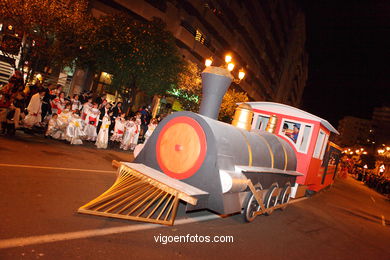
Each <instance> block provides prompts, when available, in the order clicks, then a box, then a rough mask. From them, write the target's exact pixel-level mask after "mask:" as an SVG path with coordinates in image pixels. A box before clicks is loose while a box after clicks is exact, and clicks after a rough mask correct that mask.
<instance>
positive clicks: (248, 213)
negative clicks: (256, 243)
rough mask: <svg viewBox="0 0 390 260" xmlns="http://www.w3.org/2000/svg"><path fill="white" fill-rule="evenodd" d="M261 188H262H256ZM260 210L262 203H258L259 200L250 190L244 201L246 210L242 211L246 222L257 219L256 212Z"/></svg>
mask: <svg viewBox="0 0 390 260" xmlns="http://www.w3.org/2000/svg"><path fill="white" fill-rule="evenodd" d="M256 190H260V188H256ZM259 210H260V205H259V203H257V200H256V198H255V196H254V195H253V193H252V192H248V195H247V196H246V198H245V201H244V212H243V213H242V215H243V217H244V220H245V222H252V221H253V220H255V218H256V215H255V212H256V211H259Z"/></svg>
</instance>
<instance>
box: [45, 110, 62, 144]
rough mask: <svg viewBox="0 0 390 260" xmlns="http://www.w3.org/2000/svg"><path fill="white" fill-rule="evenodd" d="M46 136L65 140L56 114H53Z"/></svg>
mask: <svg viewBox="0 0 390 260" xmlns="http://www.w3.org/2000/svg"><path fill="white" fill-rule="evenodd" d="M45 136H50V137H51V138H53V139H64V138H63V132H62V131H61V129H60V125H59V121H58V115H57V114H56V113H54V114H52V116H51V118H50V120H49V123H48V124H47V130H46V133H45Z"/></svg>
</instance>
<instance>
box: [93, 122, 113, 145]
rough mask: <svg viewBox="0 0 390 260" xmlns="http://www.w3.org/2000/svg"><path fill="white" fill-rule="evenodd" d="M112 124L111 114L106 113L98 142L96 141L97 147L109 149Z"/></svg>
mask: <svg viewBox="0 0 390 260" xmlns="http://www.w3.org/2000/svg"><path fill="white" fill-rule="evenodd" d="M110 124H111V119H110V116H109V115H105V116H104V117H103V121H102V126H101V127H100V130H99V134H98V136H97V139H96V143H95V145H96V146H97V148H102V149H107V144H108V134H109V131H110V130H109V129H110Z"/></svg>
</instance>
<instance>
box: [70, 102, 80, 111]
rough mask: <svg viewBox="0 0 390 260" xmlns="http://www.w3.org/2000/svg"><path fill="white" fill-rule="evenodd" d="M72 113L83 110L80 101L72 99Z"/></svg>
mask: <svg viewBox="0 0 390 260" xmlns="http://www.w3.org/2000/svg"><path fill="white" fill-rule="evenodd" d="M71 102H72V109H71V110H72V111H76V110H81V109H82V108H83V106H82V105H81V102H80V100H76V99H72V101H71Z"/></svg>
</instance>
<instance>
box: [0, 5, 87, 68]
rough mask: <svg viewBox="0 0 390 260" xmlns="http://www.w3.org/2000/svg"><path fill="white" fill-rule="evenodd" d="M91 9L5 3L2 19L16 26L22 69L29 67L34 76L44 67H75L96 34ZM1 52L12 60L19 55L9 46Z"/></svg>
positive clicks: (1, 8)
mask: <svg viewBox="0 0 390 260" xmlns="http://www.w3.org/2000/svg"><path fill="white" fill-rule="evenodd" d="M87 7H88V1H87V0H79V1H51V0H2V1H1V2H0V17H1V18H0V19H1V21H2V22H3V23H7V24H10V25H12V26H13V28H14V30H15V31H14V32H12V33H13V34H12V35H11V36H12V37H14V38H15V37H19V42H20V45H21V59H20V62H19V66H18V68H19V69H20V68H21V67H22V66H23V65H24V64H28V65H29V67H30V69H31V74H33V72H34V70H37V69H39V68H41V67H43V66H58V67H62V66H64V65H70V64H72V63H73V62H74V60H75V59H76V58H77V57H78V56H79V55H80V51H81V49H82V46H83V45H86V42H85V41H87V40H88V37H86V36H87V35H89V34H90V33H91V32H92V31H93V27H94V23H93V22H92V18H91V16H90V15H89V14H88V9H87ZM1 51H2V54H3V55H5V56H8V57H13V55H14V54H15V53H14V50H12V48H6V46H3V48H1ZM11 65H13V66H14V67H15V68H16V64H11Z"/></svg>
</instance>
